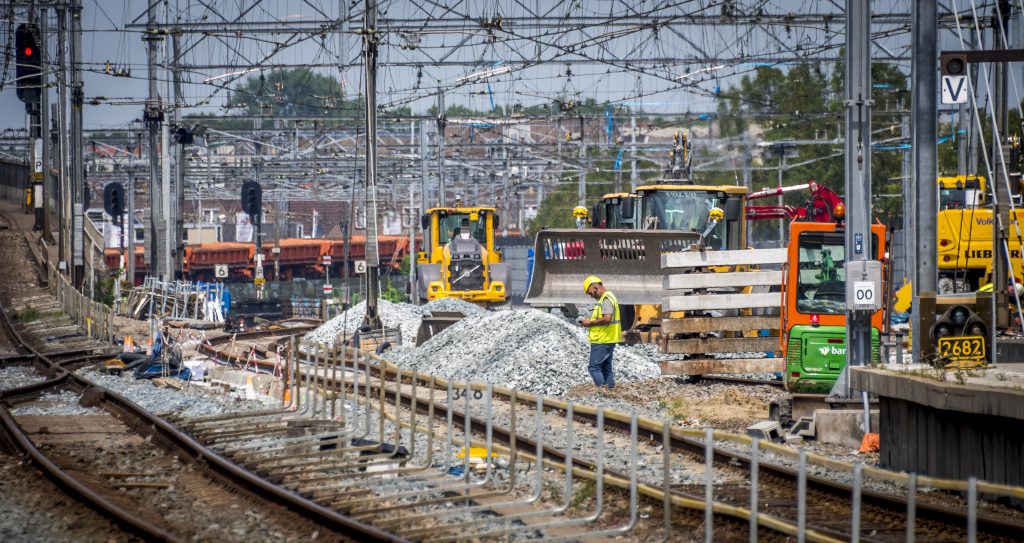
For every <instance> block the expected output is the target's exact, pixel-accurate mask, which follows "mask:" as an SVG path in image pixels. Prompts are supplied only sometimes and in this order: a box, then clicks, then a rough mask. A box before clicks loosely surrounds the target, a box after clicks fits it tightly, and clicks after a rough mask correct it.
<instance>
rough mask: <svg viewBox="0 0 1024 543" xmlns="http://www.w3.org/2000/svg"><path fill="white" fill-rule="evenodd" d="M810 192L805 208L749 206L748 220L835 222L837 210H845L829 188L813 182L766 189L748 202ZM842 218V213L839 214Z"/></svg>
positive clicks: (839, 199)
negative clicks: (792, 193)
mask: <svg viewBox="0 0 1024 543" xmlns="http://www.w3.org/2000/svg"><path fill="white" fill-rule="evenodd" d="M804 190H806V191H809V192H810V196H809V197H808V198H807V203H806V204H805V205H804V207H793V206H788V205H781V206H752V205H748V206H747V220H755V221H756V220H766V219H789V220H791V221H810V222H824V223H828V222H835V221H836V219H837V216H836V215H837V214H836V210H837V209H839V210H843V207H845V206H844V204H843V199H842V198H840V197H839V195H838V194H836V193H835V192H832V191H831V190H830V189H829V188H828V187H826V186H824V185H820V184H818V183H817V182H814V181H811V182H809V183H803V184H801V185H793V186H789V187H775V188H766V189H762V190H758V191H754V192H751V193H750V194H748V195H747V201H750V200H756V199H759V198H769V197H772V196H782V195H783V194H786V193H788V192H796V191H804ZM839 216H840V217H841V216H842V213H840V214H839Z"/></svg>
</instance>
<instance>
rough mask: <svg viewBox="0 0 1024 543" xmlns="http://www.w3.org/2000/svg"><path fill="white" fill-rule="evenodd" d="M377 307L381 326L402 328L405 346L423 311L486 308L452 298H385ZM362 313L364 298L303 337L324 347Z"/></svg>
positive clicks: (473, 312) (472, 313)
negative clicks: (420, 302)
mask: <svg viewBox="0 0 1024 543" xmlns="http://www.w3.org/2000/svg"><path fill="white" fill-rule="evenodd" d="M377 308H378V312H379V313H380V318H381V321H383V323H384V326H385V327H387V328H399V329H400V330H401V331H402V345H405V346H412V345H413V344H414V343H415V342H416V332H417V330H419V327H420V321H421V320H422V318H423V315H424V314H425V313H427V312H430V311H461V312H462V313H463V314H464V315H466V316H467V317H476V316H480V315H483V314H486V313H487V312H488V311H487V310H486V309H484V308H482V307H480V306H478V305H474V304H471V303H469V302H464V301H462V300H459V299H455V298H443V299H440V300H434V301H432V302H429V303H427V304H426V305H422V306H416V305H412V304H405V303H397V304H396V303H393V302H389V301H387V300H378V302H377ZM365 316H366V302H365V301H363V302H359V303H358V304H356V305H354V306H352V307H350V308H349V309H348V311H345V312H343V313H341V314H339V315H338V316H336V317H334V318H333V319H331V320H329V321H327V322H325V323H324V324H322V325H320V326H319V327H318V328H317V329H316V330H313V331H312V332H310V333H308V334H306V336H305V337H304V338H303V341H304V342H306V343H310V344H324V345H327V346H328V347H333V346H334V340H335V339H336V338H337V337H338V335H339V334H345V335H348V334H352V333H353V332H355V331H356V330H357V329H358V328H359V327H360V326H361V325H362V324H363V318H364V317H365Z"/></svg>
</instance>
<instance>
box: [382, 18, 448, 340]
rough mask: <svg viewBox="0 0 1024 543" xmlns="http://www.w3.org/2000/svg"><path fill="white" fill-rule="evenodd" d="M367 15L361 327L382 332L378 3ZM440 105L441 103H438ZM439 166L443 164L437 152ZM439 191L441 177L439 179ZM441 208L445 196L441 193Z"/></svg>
mask: <svg viewBox="0 0 1024 543" xmlns="http://www.w3.org/2000/svg"><path fill="white" fill-rule="evenodd" d="M364 5H365V7H366V12H365V13H364V19H363V29H362V34H363V67H364V69H365V70H366V77H365V81H366V316H365V317H364V318H363V324H364V325H366V326H369V327H370V329H371V330H381V329H383V328H384V325H383V323H382V322H381V320H380V315H379V314H378V313H377V311H378V310H377V298H378V296H379V295H380V284H379V281H380V278H379V277H377V269H378V268H379V267H380V255H379V254H378V253H377V45H378V43H379V41H380V36H379V35H378V34H377V0H365V4H364ZM441 103H442V104H443V100H442V102H441ZM443 112H444V110H443V109H439V110H438V128H441V129H442V131H441V132H440V133H439V134H438V142H439V145H440V142H441V141H442V140H443V139H444V132H443V124H442V122H441V118H442V116H443ZM437 158H438V162H440V163H441V165H442V166H443V164H444V160H443V157H442V156H441V154H440V148H439V152H438V157H437ZM441 179H442V188H443V186H444V185H443V179H444V174H443V173H442V175H441ZM441 200H442V205H444V203H443V200H444V192H443V191H442V192H441Z"/></svg>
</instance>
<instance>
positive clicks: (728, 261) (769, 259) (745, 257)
mask: <svg viewBox="0 0 1024 543" xmlns="http://www.w3.org/2000/svg"><path fill="white" fill-rule="evenodd" d="M786 251H787V249H745V250H740V251H692V252H685V253H665V254H663V255H661V267H662V268H699V267H701V266H739V265H748V264H781V263H783V262H785V261H786V259H787V258H788V257H787V255H786Z"/></svg>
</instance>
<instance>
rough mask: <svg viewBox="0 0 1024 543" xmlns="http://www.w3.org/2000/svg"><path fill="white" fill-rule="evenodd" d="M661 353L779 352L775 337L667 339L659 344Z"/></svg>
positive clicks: (777, 339)
mask: <svg viewBox="0 0 1024 543" xmlns="http://www.w3.org/2000/svg"><path fill="white" fill-rule="evenodd" d="M660 350H661V352H663V353H671V354H705V353H773V352H776V351H778V350H779V338H777V337H735V338H695V339H669V340H665V341H664V342H663V343H662V344H661V349H660Z"/></svg>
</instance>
